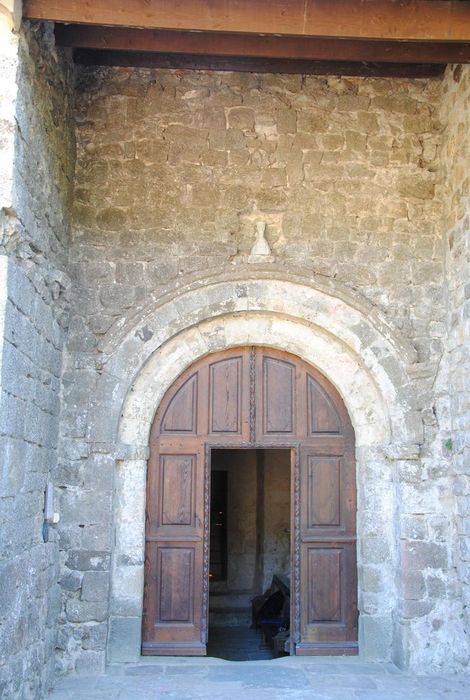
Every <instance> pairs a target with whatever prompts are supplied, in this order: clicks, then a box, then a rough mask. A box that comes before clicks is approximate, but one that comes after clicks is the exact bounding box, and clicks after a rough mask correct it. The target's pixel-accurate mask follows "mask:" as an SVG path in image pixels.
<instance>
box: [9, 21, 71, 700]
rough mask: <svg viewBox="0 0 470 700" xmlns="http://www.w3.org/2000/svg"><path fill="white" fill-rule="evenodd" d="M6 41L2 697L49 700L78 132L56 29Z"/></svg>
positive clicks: (55, 620)
mask: <svg viewBox="0 0 470 700" xmlns="http://www.w3.org/2000/svg"><path fill="white" fill-rule="evenodd" d="M1 38H2V47H1V52H2V58H1V64H0V71H1V77H2V80H1V88H2V92H3V88H5V92H4V93H3V94H2V116H4V117H6V119H5V120H4V121H2V123H1V126H0V128H1V146H0V148H1V152H0V160H1V163H2V187H3V188H4V189H3V191H2V200H1V202H0V206H1V213H0V216H1V228H0V266H1V273H0V278H1V290H0V318H1V322H0V331H1V332H0V359H1V366H0V368H1V372H0V387H1V395H0V465H1V469H0V531H1V537H0V598H1V601H2V602H1V605H0V695H1V696H2V697H5V698H12V699H13V698H39V697H43V696H44V692H45V690H46V689H47V687H48V686H49V685H50V683H51V679H52V678H53V676H54V668H55V658H54V656H55V647H56V641H57V629H58V616H59V613H60V589H59V586H58V578H59V554H58V549H59V548H58V536H57V533H55V532H54V531H53V529H51V531H50V537H49V541H48V542H47V543H45V542H44V541H43V536H42V525H43V508H44V490H45V486H46V483H47V482H48V480H49V479H50V475H51V472H52V470H53V469H54V468H55V465H56V462H57V444H58V433H59V403H60V397H59V391H60V375H61V367H62V345H63V338H64V334H65V330H66V326H67V317H68V300H67V294H68V288H69V279H68V277H67V275H66V273H65V272H64V271H65V269H66V260H67V246H68V243H69V229H70V223H69V222H70V216H69V214H70V209H71V195H72V183H73V169H74V134H73V129H72V128H71V124H72V115H71V107H72V104H71V100H70V95H71V87H70V86H71V78H72V74H71V70H70V67H69V64H68V61H67V60H66V59H64V58H63V57H61V56H59V55H58V54H57V52H56V50H55V48H54V42H53V34H52V30H51V28H50V27H41V26H37V27H36V28H34V29H31V28H29V27H28V26H26V27H24V28H23V30H22V32H21V33H20V34H19V35H14V34H11V33H10V32H9V31H8V30H5V32H2V36H1ZM7 47H8V53H7ZM7 89H8V92H6V90H7Z"/></svg>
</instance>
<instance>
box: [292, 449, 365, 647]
mask: <svg viewBox="0 0 470 700" xmlns="http://www.w3.org/2000/svg"><path fill="white" fill-rule="evenodd" d="M326 444H327V443H325V441H324V440H323V441H322V448H323V449H322V454H319V453H318V448H317V445H316V442H315V441H312V444H310V445H309V444H304V445H303V446H302V447H301V448H300V456H299V465H300V466H299V469H300V475H299V476H300V495H299V499H300V503H299V508H300V562H301V563H300V568H301V574H300V591H301V593H300V600H301V602H300V636H299V642H298V644H297V653H299V654H307V653H315V654H317V653H357V567H356V526H355V515H356V506H355V487H354V457H353V452H352V444H351V442H350V440H349V441H348V440H346V442H345V443H344V453H343V454H342V455H341V454H340V455H338V454H335V452H338V450H337V449H335V447H337V446H338V445H339V443H338V442H337V441H336V440H331V441H330V446H331V451H330V455H325V454H324V452H325V449H324V448H325V445H326ZM331 453H332V454H331Z"/></svg>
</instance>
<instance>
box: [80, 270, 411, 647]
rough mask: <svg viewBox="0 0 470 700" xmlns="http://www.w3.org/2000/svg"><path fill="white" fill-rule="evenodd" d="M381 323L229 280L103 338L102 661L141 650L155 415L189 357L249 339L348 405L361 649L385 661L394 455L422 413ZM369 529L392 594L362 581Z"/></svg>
mask: <svg viewBox="0 0 470 700" xmlns="http://www.w3.org/2000/svg"><path fill="white" fill-rule="evenodd" d="M377 325H379V324H375V323H374V322H373V319H372V320H371V318H369V317H367V316H366V315H365V314H364V313H363V311H362V310H361V309H358V308H355V307H351V306H350V305H349V304H347V303H346V302H345V301H344V300H343V299H340V298H338V297H335V296H332V295H329V294H327V293H326V292H324V291H320V290H318V289H315V288H313V287H309V286H307V285H304V284H299V283H298V282H291V281H287V280H272V279H255V280H240V279H237V280H229V281H215V282H214V284H212V285H205V286H203V287H196V288H193V289H190V290H185V291H183V292H182V293H181V294H179V295H177V296H176V297H174V298H172V299H169V300H168V301H167V302H166V303H164V304H161V305H158V306H157V307H155V308H154V309H152V311H151V312H148V313H146V314H145V315H144V316H143V317H142V316H141V317H140V318H139V320H138V323H135V324H134V325H133V327H132V328H130V329H128V330H127V332H126V334H125V335H124V337H121V338H119V341H118V342H117V343H115V342H113V338H112V337H111V338H109V339H108V342H107V343H106V344H105V346H104V347H103V350H104V360H105V363H104V369H103V373H102V377H101V382H100V383H101V386H100V387H99V388H98V392H97V395H98V396H99V397H100V399H99V403H97V404H95V405H94V406H93V411H94V413H95V416H94V420H92V422H91V424H92V425H94V426H99V430H100V431H101V432H100V434H95V435H94V436H93V439H94V441H95V442H99V443H103V442H105V443H114V444H115V445H116V448H115V458H116V462H117V470H116V475H115V496H114V539H115V551H114V554H113V561H112V581H111V600H110V605H111V610H110V624H111V629H110V638H109V639H110V643H109V649H108V651H109V657H110V659H112V660H131V659H135V658H137V657H138V655H139V653H140V621H141V606H142V590H143V553H144V514H145V474H146V456H147V443H148V434H149V430H150V426H151V423H152V419H153V416H154V413H155V411H156V409H157V407H158V405H159V403H160V400H161V398H162V397H163V395H164V393H165V392H166V390H167V389H168V388H169V387H170V386H171V384H172V383H173V382H174V381H175V379H176V378H177V377H178V376H179V375H180V374H181V373H182V372H183V371H184V370H185V369H186V368H187V367H188V366H189V365H191V364H192V363H193V362H195V361H196V360H198V359H199V358H201V357H203V356H204V355H207V354H209V353H211V352H215V351H217V350H223V349H226V348H229V347H236V346H241V345H248V344H252V345H264V346H271V347H274V348H278V349H281V350H282V349H284V350H289V351H290V352H291V353H293V354H296V355H298V356H299V357H301V358H302V359H304V360H305V361H307V362H309V363H310V364H312V365H313V366H314V367H316V368H317V369H318V370H319V371H320V372H322V374H324V375H325V376H326V377H327V378H328V379H329V380H330V381H331V382H332V383H333V384H334V385H335V386H336V388H337V389H338V391H339V393H340V394H341V396H342V397H343V399H344V401H345V404H346V407H347V409H348V411H349V414H350V417H351V421H352V423H353V426H354V429H355V432H356V442H357V465H358V496H359V518H358V537H359V542H360V544H359V551H358V555H359V556H358V561H359V594H360V595H359V602H360V608H361V609H362V612H363V615H362V618H361V630H360V646H361V650H362V652H363V653H365V655H366V656H369V657H375V658H388V657H389V655H390V647H391V639H392V626H393V623H392V611H393V609H394V606H395V598H396V593H395V591H394V586H395V582H394V579H395V576H394V571H395V570H396V562H397V556H398V555H397V553H396V551H395V543H394V541H393V532H394V529H395V527H394V525H395V524H394V518H395V517H396V504H395V503H394V500H393V499H394V497H393V490H392V489H391V488H390V485H391V484H390V481H391V480H392V471H393V470H392V469H391V463H390V458H391V453H393V455H392V456H394V458H397V457H399V456H400V454H401V453H402V452H403V451H406V450H407V449H409V446H410V445H414V444H415V443H416V442H418V441H419V439H420V432H419V428H420V421H419V418H418V415H417V413H416V411H415V409H414V406H413V404H412V401H411V400H410V399H409V397H410V396H412V392H410V391H409V384H410V379H409V377H408V374H407V364H408V363H412V362H413V360H414V357H413V352H412V351H411V350H410V348H408V347H407V346H406V344H405V343H403V342H402V341H401V340H400V339H397V338H396V337H394V336H393V335H392V334H391V333H390V332H389V331H388V330H387V329H386V327H385V326H384V324H383V323H382V327H381V328H380V330H379V329H378V328H377ZM116 345H117V347H116ZM110 406H113V410H110ZM371 533H372V535H371ZM371 537H372V538H373V539H374V546H375V547H378V548H379V549H381V551H382V552H386V553H387V556H386V559H387V561H386V562H384V563H381V568H382V575H385V576H386V578H387V580H389V582H390V590H389V592H388V593H387V594H386V595H382V596H380V595H376V594H374V593H373V591H372V590H371V586H370V585H369V584H368V583H367V581H368V580H369V579H370V578H371V575H372V573H373V569H374V563H372V564H371V563H370V561H368V560H367V558H366V556H365V555H364V553H366V552H367V548H368V542H369V540H370V539H371ZM384 572H385V573H384ZM372 599H373V605H371V604H370V602H371V600H372ZM369 610H370V611H371V612H368V611H369ZM378 628H380V630H381V638H382V642H381V644H379V645H378V647H377V645H375V646H374V643H375V641H376V635H374V630H377V629H378ZM122 639H125V640H126V644H125V645H124V646H123V645H122V643H121V640H122Z"/></svg>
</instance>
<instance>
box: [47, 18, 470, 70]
mask: <svg viewBox="0 0 470 700" xmlns="http://www.w3.org/2000/svg"><path fill="white" fill-rule="evenodd" d="M55 32H56V41H57V44H58V45H59V46H72V47H77V48H89V49H108V50H118V51H150V52H159V53H181V54H183V53H189V54H198V55H217V56H252V57H264V58H288V59H304V60H326V61H331V60H335V61H366V62H385V63H470V42H468V43H461V42H432V43H431V42H404V41H400V42H398V41H367V40H361V39H359V40H354V39H311V38H305V37H273V36H253V35H246V34H222V33H215V32H214V33H212V32H211V33H201V32H177V31H168V30H154V29H128V28H122V27H97V26H84V25H61V24H57V25H56V28H55Z"/></svg>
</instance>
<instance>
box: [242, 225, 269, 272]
mask: <svg viewBox="0 0 470 700" xmlns="http://www.w3.org/2000/svg"><path fill="white" fill-rule="evenodd" d="M265 231H266V223H265V222H264V221H258V223H257V224H256V239H255V243H254V245H253V248H252V249H251V252H250V255H249V257H248V262H249V263H260V262H272V261H273V260H274V256H273V255H272V253H271V248H270V247H269V243H268V241H267V240H266V238H265V235H264V234H265Z"/></svg>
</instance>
